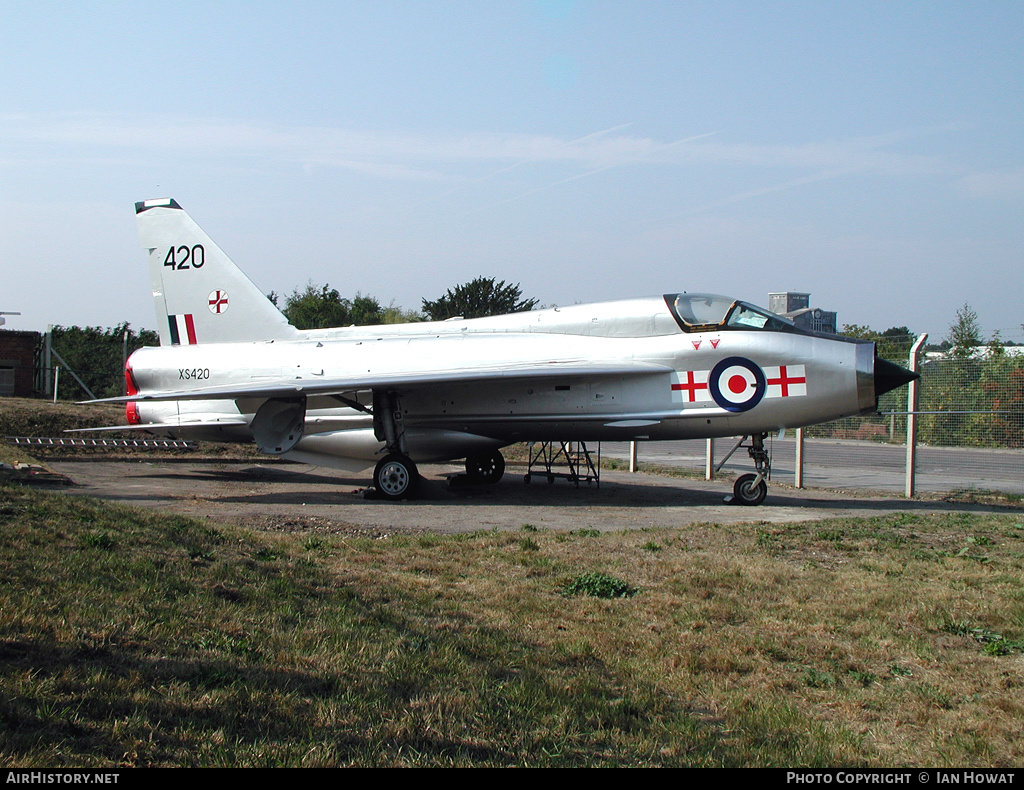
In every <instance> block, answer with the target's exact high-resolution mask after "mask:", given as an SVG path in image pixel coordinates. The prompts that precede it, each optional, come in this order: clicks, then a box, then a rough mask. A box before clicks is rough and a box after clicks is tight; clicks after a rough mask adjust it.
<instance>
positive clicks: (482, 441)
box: [129, 295, 876, 468]
mask: <svg viewBox="0 0 1024 790" xmlns="http://www.w3.org/2000/svg"><path fill="white" fill-rule="evenodd" d="M718 299H720V300H721V299H723V298H721V297H718ZM693 301H694V297H689V296H685V295H671V296H666V297H661V298H658V297H655V298H648V299H631V300H623V301H616V302H605V303H599V304H590V305H574V306H571V307H566V308H551V309H546V310H538V311H533V312H528V313H517V314H512V315H505V316H496V317H491V318H480V319H469V320H449V321H443V322H427V323H413V324H399V325H384V326H372V327H348V328H340V329H321V330H307V331H303V332H299V333H297V337H296V339H285V340H280V339H278V340H271V341H261V342H231V343H208V344H199V345H172V346H163V347H159V348H144V349H141V350H139V351H137V352H136V353H135V354H133V355H132V357H131V359H130V362H129V368H130V370H131V377H132V380H133V382H134V386H135V387H136V388H137V390H138V392H139V394H140V395H145V394H146V393H147V392H167V391H174V390H201V389H204V388H207V387H214V388H216V387H222V388H223V387H228V386H233V385H246V386H250V387H253V388H258V387H259V386H260V382H261V381H271V380H274V381H280V380H281V379H282V378H287V379H293V380H294V381H295V382H296V383H297V384H302V383H304V382H305V383H309V382H316V381H318V380H332V379H338V378H343V377H344V376H346V375H351V374H353V373H359V374H366V375H367V376H370V377H372V376H375V375H381V376H387V375H392V374H395V373H396V372H401V373H403V374H411V375H415V374H419V373H423V374H429V373H431V372H434V371H439V370H453V369H458V370H466V371H475V370H482V369H487V370H494V371H495V375H493V376H490V377H488V378H485V379H481V380H472V381H458V380H454V381H446V382H442V383H436V382H435V383H429V382H428V383H423V384H407V385H404V386H403V387H402V388H401V391H400V393H399V397H398V400H397V404H398V406H399V411H400V414H399V419H400V422H401V425H402V426H404V440H405V442H406V445H407V447H408V454H409V456H410V457H411V458H412V459H413V460H416V461H438V460H446V459H451V458H461V457H464V456H466V455H469V454H471V453H477V452H482V451H485V450H487V449H493V448H498V447H501V446H504V445H507V444H510V443H513V442H520V441H558V440H562V441H565V440H575V441H600V440H609V441H610V440H632V439H640V440H648V439H649V440H659V439H680V438H694V437H714V436H738V435H746V434H751V433H763V432H766V431H773V430H777V429H780V428H795V427H800V426H804V425H810V424H815V423H820V422H825V421H828V420H833V419H837V418H839V417H844V416H849V415H853V414H858V413H862V412H865V411H869V410H871V409H872V408H874V407H875V405H876V392H875V389H874V386H873V375H874V347H873V344H871V343H867V342H863V341H853V340H850V339H847V338H840V337H828V336H823V335H819V334H814V333H808V332H803V331H801V330H798V329H796V328H795V327H793V326H792V325H791V324H788V323H787V322H785V321H784V320H783V319H779V318H778V317H777V316H772V314H770V313H766V312H765V311H759V310H758V309H756V308H752V307H751V306H749V305H745V304H744V303H741V302H734V301H732V300H728V301H723V302H721V305H724V306H719V307H714V306H712V307H709V308H707V309H708V310H709V311H710V312H709V313H708V315H707V316H699V317H697V318H694V317H692V316H690V315H689V314H688V313H687V310H688V309H689V307H688V305H689V304H690V303H691V302H693ZM708 304H710V302H709V303H708ZM741 306H742V308H741ZM716 311H717V312H716ZM718 312H720V313H721V315H718ZM751 319H753V320H751ZM759 324H760V325H759ZM616 363H621V364H623V365H626V364H634V363H639V364H640V365H643V366H645V369H644V370H642V371H641V372H638V373H635V374H633V373H630V374H628V375H608V374H606V373H595V374H594V375H589V376H588V375H587V374H586V373H585V372H583V373H581V372H580V371H581V370H583V371H585V369H586V367H587V365H592V366H594V369H595V370H598V369H599V368H600V366H602V365H605V366H607V365H613V364H616ZM544 364H550V365H551V366H552V368H551V369H552V370H555V371H557V370H560V369H561V368H560V367H559V366H564V368H565V369H566V370H571V371H572V373H571V374H567V375H565V377H564V378H559V376H558V374H557V373H554V374H552V375H547V376H544V377H542V378H538V377H537V376H528V375H520V374H518V373H517V371H519V370H522V369H524V368H526V367H528V366H533V367H536V366H537V365H544ZM502 371H505V372H502ZM129 394H134V393H131V392H130V393H129ZM259 406H260V401H259V399H258V398H249V399H246V398H236V399H223V398H219V399H216V400H202V399H191V400H164V401H138V402H134V403H133V404H132V405H130V406H129V414H130V415H133V410H134V419H135V421H136V422H139V423H141V424H144V425H146V426H147V427H148V429H150V430H152V431H153V432H155V433H163V434H166V435H173V436H176V437H183V438H197V439H214V440H224V441H250V440H251V438H252V436H251V432H250V430H249V425H250V424H251V422H252V419H253V415H254V414H255V413H256V411H257V410H258V408H259ZM372 407H373V394H372V391H371V389H369V388H367V389H358V388H355V389H352V390H351V391H346V392H344V393H338V394H337V395H328V396H313V397H310V398H309V399H308V401H307V402H306V404H305V417H304V425H303V436H302V438H301V440H300V441H299V442H298V443H297V444H296V445H295V446H294V448H292V449H291V450H289V452H287V453H285V457H293V458H296V459H297V460H305V461H310V462H313V463H327V464H331V463H333V464H335V465H340V466H346V467H351V468H355V467H359V466H366V465H369V464H371V463H373V461H374V460H375V458H377V457H379V454H380V452H381V450H382V448H383V446H384V445H383V441H382V439H381V437H380V436H379V432H377V433H375V431H374V424H373V417H372V416H371V414H370V413H369V412H370V411H371V410H372Z"/></svg>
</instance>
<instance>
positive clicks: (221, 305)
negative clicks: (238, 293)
mask: <svg viewBox="0 0 1024 790" xmlns="http://www.w3.org/2000/svg"><path fill="white" fill-rule="evenodd" d="M209 300H210V312H211V313H213V314H214V315H220V314H221V313H224V312H227V309H228V292H227V291H210V296H209Z"/></svg>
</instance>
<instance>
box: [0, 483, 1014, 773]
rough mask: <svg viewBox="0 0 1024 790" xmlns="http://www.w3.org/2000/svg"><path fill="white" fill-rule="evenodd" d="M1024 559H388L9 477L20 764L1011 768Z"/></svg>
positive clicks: (14, 720)
mask: <svg viewBox="0 0 1024 790" xmlns="http://www.w3.org/2000/svg"><path fill="white" fill-rule="evenodd" d="M584 533H585V534H584ZM653 546H657V547H658V550H657V551H654V550H653V548H652V547H653ZM965 548H967V549H968V552H967V553H962V550H963V549H965ZM978 556H981V557H984V559H985V561H984V562H982V561H979V560H978V559H977V557H978ZM1022 557H1024V524H1022V522H1021V518H1020V517H1019V516H1013V515H1008V516H1005V517H1003V516H998V517H993V516H973V515H970V514H953V515H950V516H924V515H921V516H918V515H914V514H910V515H899V516H880V517H878V518H873V519H836V520H832V521H829V522H817V523H803V524H792V525H774V526H772V527H770V528H768V527H765V526H764V525H760V526H753V525H718V524H697V525H692V526H688V527H685V528H680V529H678V530H665V531H653V530H652V531H639V530H637V531H626V532H621V531H617V532H599V531H597V530H585V531H580V532H578V533H577V534H569V533H553V532H550V531H548V530H544V529H537V528H531V529H526V528H525V527H524V529H523V530H522V531H519V532H517V533H499V532H481V533H475V534H460V535H433V534H431V535H423V534H420V535H400V534H399V535H396V536H394V537H393V538H389V539H370V538H360V537H354V536H352V535H345V536H344V537H343V538H342V537H339V536H332V535H321V534H318V535H316V536H311V535H308V534H303V533H295V534H284V535H280V534H276V533H275V534H273V535H271V534H266V533H258V532H255V531H251V530H246V529H241V528H231V527H226V526H222V525H218V524H213V523H205V522H200V521H195V520H192V519H188V518H183V517H177V516H164V515H159V514H156V513H151V512H145V511H142V510H135V509H129V508H124V507H118V506H112V505H108V504H105V503H101V502H96V501H93V500H88V499H84V498H79V497H73V496H67V495H64V494H49V493H41V492H37V491H33V490H30V489H23V488H18V487H11V486H6V487H3V486H0V763H2V764H4V765H7V766H11V767H19V768H44V767H46V768H54V767H71V766H77V767H82V768H99V767H117V766H135V765H138V766H151V765H153V766H162V765H168V766H171V765H184V766H339V765H358V766H514V765H523V766H526V765H529V766H559V767H561V766H566V767H568V766H687V765H696V766H754V765H764V766H795V765H800V766H835V765H843V766H856V765H861V766H907V765H921V766H923V765H939V766H957V765H964V764H971V765H979V766H980V765H988V766H1012V765H1018V764H1020V761H1021V758H1022V757H1024V751H1022V747H1021V746H1020V739H1019V722H1020V721H1021V719H1022V717H1024V703H1022V702H1021V701H1020V696H1019V695H1018V694H1017V693H1016V690H1019V687H1020V684H1021V682H1022V674H1021V669H1020V666H1021V664H1020V661H1021V644H1024V643H1022V641H1021V639H1022V637H1024V595H1022V584H1021V581H1020V579H1021V577H1022V570H1024V559H1022ZM599 582H605V583H607V585H609V588H614V589H618V590H620V591H622V590H627V591H631V592H633V593H636V594H634V595H631V596H628V597H595V596H596V595H597V593H596V592H594V591H596V590H599V589H601V588H602V585H601V584H600V583H599ZM573 583H575V584H576V585H578V588H579V589H576V590H575V592H577V593H583V594H574V595H566V594H565V593H566V592H567V591H568V588H569V587H570V586H573Z"/></svg>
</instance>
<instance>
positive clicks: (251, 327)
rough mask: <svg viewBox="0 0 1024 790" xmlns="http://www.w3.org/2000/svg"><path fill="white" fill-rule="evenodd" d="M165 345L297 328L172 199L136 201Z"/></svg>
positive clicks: (277, 334)
mask: <svg viewBox="0 0 1024 790" xmlns="http://www.w3.org/2000/svg"><path fill="white" fill-rule="evenodd" d="M135 214H136V218H137V220H138V224H139V240H140V241H141V242H142V247H143V249H144V250H146V252H147V254H148V256H149V274H150V280H151V282H152V285H153V299H154V302H155V306H156V317H157V325H158V326H159V327H160V330H159V331H160V345H162V346H167V345H190V344H196V343H231V342H244V341H253V340H278V339H282V340H283V339H287V338H293V337H295V336H296V335H297V330H296V329H295V328H294V327H293V326H291V325H290V324H289V323H288V320H287V319H286V318H285V317H284V315H283V314H282V313H281V311H280V310H278V309H277V308H276V307H275V306H274V305H273V304H272V303H271V301H270V300H269V299H268V298H267V297H266V296H265V295H264V294H263V293H262V292H261V291H260V289H259V288H257V287H256V286H255V285H254V284H253V283H252V281H251V280H250V279H249V278H248V277H246V276H245V274H243V273H242V271H241V269H239V268H238V267H237V266H236V265H235V264H234V263H233V262H232V260H231V259H230V258H229V257H228V256H227V255H225V254H224V251H223V250H221V248H220V247H219V246H217V244H216V243H215V242H214V241H213V240H212V239H211V238H210V237H209V236H208V235H207V234H206V233H205V232H204V231H203V229H202V228H200V227H199V226H198V225H197V224H196V223H195V222H194V221H193V220H192V218H191V217H189V215H188V214H186V213H185V211H184V210H183V209H182V208H181V206H179V205H178V203H177V202H176V201H175V200H173V199H171V198H161V199H157V200H145V201H142V202H140V203H136V204H135Z"/></svg>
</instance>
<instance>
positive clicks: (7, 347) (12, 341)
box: [0, 329, 42, 398]
mask: <svg viewBox="0 0 1024 790" xmlns="http://www.w3.org/2000/svg"><path fill="white" fill-rule="evenodd" d="M41 337H42V336H41V335H40V334H39V333H38V332H12V331H9V330H5V329H0V396H12V395H13V396H15V397H18V398H30V397H32V395H33V394H34V392H35V375H36V352H37V350H38V349H39V344H40V338H41Z"/></svg>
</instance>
